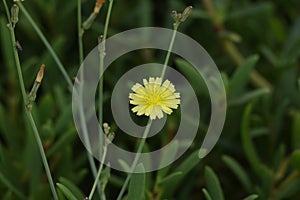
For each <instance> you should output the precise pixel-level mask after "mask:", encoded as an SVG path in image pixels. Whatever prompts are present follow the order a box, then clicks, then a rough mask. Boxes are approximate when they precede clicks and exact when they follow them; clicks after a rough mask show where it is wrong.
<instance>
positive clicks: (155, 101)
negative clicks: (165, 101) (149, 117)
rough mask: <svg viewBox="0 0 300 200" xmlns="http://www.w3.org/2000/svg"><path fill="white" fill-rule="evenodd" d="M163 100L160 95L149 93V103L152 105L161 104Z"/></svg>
mask: <svg viewBox="0 0 300 200" xmlns="http://www.w3.org/2000/svg"><path fill="white" fill-rule="evenodd" d="M160 101H161V97H160V96H159V95H156V94H153V95H149V97H148V103H149V104H151V105H156V104H159V103H160Z"/></svg>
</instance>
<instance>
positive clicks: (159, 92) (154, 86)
mask: <svg viewBox="0 0 300 200" xmlns="http://www.w3.org/2000/svg"><path fill="white" fill-rule="evenodd" d="M143 83H144V86H143V85H141V84H139V83H136V84H135V85H134V86H133V87H132V88H131V89H132V91H133V92H134V93H130V94H129V98H130V104H132V105H136V106H135V107H134V108H132V109H131V110H132V111H133V112H136V113H137V115H139V116H140V115H146V116H150V119H152V120H153V119H156V117H158V119H161V118H162V117H163V112H165V113H167V114H171V113H172V112H173V110H172V109H177V108H178V104H180V99H178V98H179V97H180V94H179V93H176V92H175V87H174V85H173V84H172V83H171V82H170V81H169V80H165V82H164V83H163V84H162V79H161V78H153V77H150V78H149V81H147V79H143Z"/></svg>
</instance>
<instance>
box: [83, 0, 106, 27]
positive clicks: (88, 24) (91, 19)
mask: <svg viewBox="0 0 300 200" xmlns="http://www.w3.org/2000/svg"><path fill="white" fill-rule="evenodd" d="M104 2H105V0H97V1H96V4H95V7H94V10H93V12H92V13H91V14H90V16H89V18H88V19H87V20H85V21H84V22H83V24H82V28H83V29H84V30H88V29H89V28H90V27H91V26H92V24H93V22H94V20H95V18H96V17H97V15H98V14H99V12H100V9H101V8H102V4H103V3H104Z"/></svg>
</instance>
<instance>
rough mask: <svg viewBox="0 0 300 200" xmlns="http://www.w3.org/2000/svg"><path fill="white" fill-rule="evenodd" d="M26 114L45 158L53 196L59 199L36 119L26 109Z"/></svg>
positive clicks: (44, 161) (44, 162)
mask: <svg viewBox="0 0 300 200" xmlns="http://www.w3.org/2000/svg"><path fill="white" fill-rule="evenodd" d="M26 114H27V117H28V119H29V121H30V125H31V127H32V128H33V133H34V137H35V139H36V142H37V144H38V148H39V151H40V154H41V157H42V160H43V164H44V167H45V171H46V174H47V178H48V181H49V184H50V188H51V191H52V196H53V198H54V199H55V200H58V196H57V193H56V190H55V186H54V182H53V179H52V176H51V172H50V168H49V165H48V162H47V158H46V154H45V151H44V148H43V144H42V140H41V138H40V135H39V131H38V129H37V127H36V125H35V121H34V119H33V117H32V114H31V112H29V111H28V110H27V109H26Z"/></svg>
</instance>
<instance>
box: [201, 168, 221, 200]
mask: <svg viewBox="0 0 300 200" xmlns="http://www.w3.org/2000/svg"><path fill="white" fill-rule="evenodd" d="M204 177H205V181H206V185H207V189H208V191H209V194H210V195H211V197H212V199H213V200H224V195H223V191H222V188H221V184H220V181H219V179H218V177H217V175H216V174H215V172H214V171H213V170H212V169H211V168H210V167H208V166H206V167H205V172H204Z"/></svg>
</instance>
